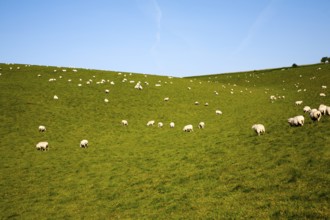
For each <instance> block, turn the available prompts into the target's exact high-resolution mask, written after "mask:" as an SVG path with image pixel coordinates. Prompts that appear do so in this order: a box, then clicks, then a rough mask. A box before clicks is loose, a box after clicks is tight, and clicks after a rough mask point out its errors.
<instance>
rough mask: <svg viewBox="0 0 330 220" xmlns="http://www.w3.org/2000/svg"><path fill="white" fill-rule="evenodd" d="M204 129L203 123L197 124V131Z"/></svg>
mask: <svg viewBox="0 0 330 220" xmlns="http://www.w3.org/2000/svg"><path fill="white" fill-rule="evenodd" d="M204 127H205V123H204V122H202V121H201V122H199V124H198V128H199V129H203V128H204Z"/></svg>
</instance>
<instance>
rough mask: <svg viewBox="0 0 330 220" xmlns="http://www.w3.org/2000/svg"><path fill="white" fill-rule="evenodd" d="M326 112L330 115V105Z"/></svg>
mask: <svg viewBox="0 0 330 220" xmlns="http://www.w3.org/2000/svg"><path fill="white" fill-rule="evenodd" d="M325 114H327V115H330V106H327V108H326V110H325Z"/></svg>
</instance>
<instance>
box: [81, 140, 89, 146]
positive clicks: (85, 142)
mask: <svg viewBox="0 0 330 220" xmlns="http://www.w3.org/2000/svg"><path fill="white" fill-rule="evenodd" d="M80 147H81V148H87V147H88V140H82V141H80Z"/></svg>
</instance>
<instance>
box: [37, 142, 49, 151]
mask: <svg viewBox="0 0 330 220" xmlns="http://www.w3.org/2000/svg"><path fill="white" fill-rule="evenodd" d="M36 149H37V150H41V151H46V150H48V142H45V141H44V142H39V143H38V144H37V145H36Z"/></svg>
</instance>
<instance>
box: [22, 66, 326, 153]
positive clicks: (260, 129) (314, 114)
mask: <svg viewBox="0 0 330 220" xmlns="http://www.w3.org/2000/svg"><path fill="white" fill-rule="evenodd" d="M17 69H19V68H17ZM56 71H57V70H54V72H56ZM66 71H67V70H66V69H63V70H62V72H66ZM72 71H73V72H77V70H76V69H73V70H72ZM120 74H121V73H118V75H120ZM124 76H126V75H124ZM38 77H41V74H38ZM93 77H95V76H93ZM59 78H62V76H59ZM311 80H312V79H311ZM53 81H56V78H50V79H49V82H53ZM80 81H82V80H81V79H80ZM92 81H93V80H91V79H90V80H88V81H87V82H86V84H91V83H92ZM126 81H127V79H126V77H125V78H124V79H123V81H122V82H126ZM68 82H71V79H69V80H68ZM105 82H106V80H104V79H102V80H101V81H98V82H96V83H97V84H103V83H105ZM283 82H284V81H283ZM109 83H110V84H111V85H114V82H113V81H111V82H110V81H109ZM129 83H135V81H129ZM144 84H145V85H148V84H149V83H148V82H145V83H144ZM78 86H82V85H81V84H78ZM155 86H156V87H159V86H161V84H160V83H157V84H155ZM234 86H236V84H234ZM295 86H296V87H298V84H297V85H295ZM223 87H224V86H223ZM134 88H135V89H138V90H142V89H143V87H142V83H141V82H140V81H139V82H137V83H136V85H135V86H134ZM321 88H322V89H326V88H327V86H325V85H322V87H321ZM188 90H191V87H188ZM300 90H301V89H300ZM109 92H110V91H109V89H106V90H105V93H109ZM214 92H215V94H216V95H218V92H217V91H214ZM298 92H300V91H299V90H298ZM250 93H251V91H250ZM265 93H267V91H266V92H265ZM231 94H233V89H232V90H231ZM320 96H325V94H324V93H320ZM284 98H285V96H274V95H271V96H270V100H271V102H272V103H273V102H274V101H276V100H277V99H284ZM54 99H55V100H57V99H59V97H58V96H57V95H54ZM169 100H170V98H169V97H165V98H164V101H165V102H168V101H169ZM104 102H106V103H107V102H109V100H108V99H104ZM302 103H303V101H296V102H295V105H302ZM195 105H199V102H198V101H196V102H195ZM204 105H205V106H208V103H205V104H204ZM303 112H304V113H306V114H308V115H309V117H310V118H311V120H312V121H315V122H316V121H320V119H321V117H322V115H330V106H326V105H324V104H321V105H320V106H319V108H318V109H316V108H313V109H312V108H311V107H309V106H305V107H304V108H303ZM215 114H216V115H222V111H220V110H216V111H215ZM287 121H288V123H289V125H290V126H303V125H304V123H305V117H304V116H303V115H297V116H294V117H291V118H288V119H287ZM121 124H122V125H123V126H128V121H127V120H122V121H121ZM154 124H155V121H154V120H151V121H148V122H147V124H146V125H147V126H154ZM157 125H158V127H159V128H162V127H163V126H164V124H163V122H158V124H157ZM169 127H170V128H174V127H175V123H174V122H170V123H169ZM198 128H199V129H204V128H205V122H200V123H199V124H198ZM252 129H253V130H254V131H255V133H256V134H257V135H258V136H259V135H261V134H264V133H265V132H266V129H265V126H264V125H263V124H254V125H253V126H252ZM182 130H183V131H184V132H193V125H192V124H188V125H185V126H184V127H183V129H182ZM39 131H40V132H46V127H45V126H43V125H40V126H39ZM79 146H80V147H81V148H87V147H88V140H81V142H80V145H79ZM36 149H37V150H41V151H46V150H48V142H45V141H43V142H39V143H38V144H37V145H36Z"/></svg>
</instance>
